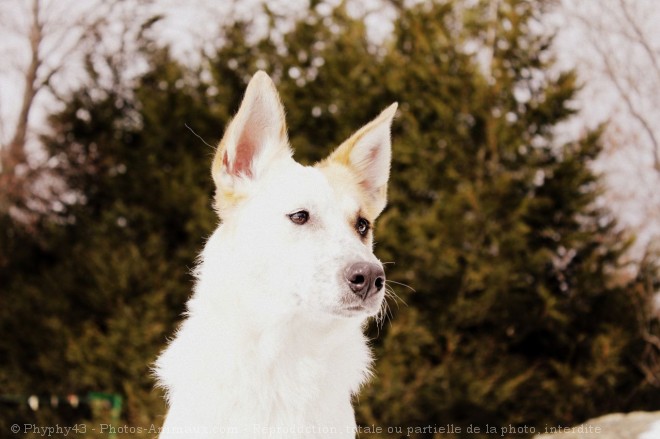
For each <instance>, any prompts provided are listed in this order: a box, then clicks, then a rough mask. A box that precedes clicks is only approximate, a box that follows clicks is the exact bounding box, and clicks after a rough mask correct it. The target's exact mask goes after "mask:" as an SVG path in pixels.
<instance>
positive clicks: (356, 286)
mask: <svg viewBox="0 0 660 439" xmlns="http://www.w3.org/2000/svg"><path fill="white" fill-rule="evenodd" d="M344 277H345V278H346V282H348V285H349V286H350V288H351V291H353V292H354V293H355V294H356V295H357V296H359V297H360V298H361V299H362V300H364V299H366V298H367V297H369V296H372V295H373V294H376V293H377V292H378V291H380V290H381V289H382V288H383V287H384V286H385V271H383V267H381V266H380V265H379V264H373V263H370V262H355V263H353V264H351V265H349V266H348V267H346V270H345V271H344Z"/></svg>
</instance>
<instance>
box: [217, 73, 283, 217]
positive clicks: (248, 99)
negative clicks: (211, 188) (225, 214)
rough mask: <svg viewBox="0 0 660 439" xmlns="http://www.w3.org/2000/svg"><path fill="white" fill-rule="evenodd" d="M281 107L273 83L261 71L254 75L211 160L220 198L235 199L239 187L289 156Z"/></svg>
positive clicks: (219, 202) (218, 200)
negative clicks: (269, 165) (279, 158)
mask: <svg viewBox="0 0 660 439" xmlns="http://www.w3.org/2000/svg"><path fill="white" fill-rule="evenodd" d="M291 155H292V153H291V149H290V148H289V144H288V139H287V133H286V122H285V120H284V108H283V107H282V103H281V102H280V98H279V95H278V93H277V90H276V89H275V84H273V81H272V80H271V79H270V77H269V76H268V75H267V74H266V73H265V72H263V71H258V72H257V73H255V74H254V76H253V77H252V79H251V80H250V83H249V84H248V86H247V89H246V91H245V96H244V97H243V101H242V102H241V106H240V108H239V110H238V112H237V113H236V116H234V118H233V119H232V121H231V122H230V123H229V126H228V127H227V130H226V131H225V135H224V136H223V138H222V140H221V141H220V144H219V145H218V149H217V151H216V153H215V157H214V159H213V166H212V169H211V173H212V175H213V180H214V182H215V185H216V188H217V195H216V197H217V200H216V203H217V204H218V207H219V208H220V207H221V205H222V204H224V203H222V201H223V200H222V197H226V198H229V199H235V198H236V197H237V196H239V194H236V193H235V192H236V190H237V189H238V186H240V185H241V184H242V183H243V182H246V181H249V180H254V179H257V178H258V177H259V173H260V172H262V171H263V170H264V168H265V167H266V166H267V165H268V163H269V162H270V161H271V160H272V159H275V158H277V157H282V156H286V157H289V158H290V157H291Z"/></svg>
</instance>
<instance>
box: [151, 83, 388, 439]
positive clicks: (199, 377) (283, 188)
mask: <svg viewBox="0 0 660 439" xmlns="http://www.w3.org/2000/svg"><path fill="white" fill-rule="evenodd" d="M395 112H396V104H393V105H392V106H390V107H389V108H387V109H386V110H385V111H383V113H381V115H380V116H378V117H377V118H376V119H375V120H373V121H372V122H371V123H369V124H367V125H366V126H364V127H363V128H362V129H360V130H359V131H357V132H356V133H355V134H354V135H353V136H352V137H350V138H349V139H348V140H347V141H346V142H344V143H343V144H342V145H341V146H340V147H339V148H338V149H337V150H336V151H335V152H334V153H333V154H331V155H330V156H329V157H328V158H327V159H325V160H324V161H322V162H320V163H318V164H317V165H315V166H313V167H306V166H302V165H300V164H298V163H297V162H295V161H294V160H293V159H292V157H291V155H292V152H291V149H290V147H289V144H288V140H287V130H286V125H285V121H284V110H283V108H282V104H281V103H280V100H279V96H278V94H277V91H276V90H275V87H274V85H273V82H272V81H271V79H270V78H269V77H268V75H266V74H265V73H264V72H258V73H257V74H255V75H254V77H253V78H252V80H251V81H250V84H249V85H248V87H247V91H246V93H245V97H244V99H243V102H242V104H241V107H240V109H239V111H238V113H237V114H236V117H235V118H234V119H233V120H232V122H231V123H230V124H229V126H228V128H227V131H226V132H225V135H224V138H223V139H222V141H221V142H220V145H219V147H218V150H217V152H216V155H215V159H214V161H213V167H212V174H213V179H214V181H215V184H216V188H217V193H216V198H215V208H216V209H217V211H218V213H219V215H220V217H221V218H222V224H221V225H220V227H218V229H217V230H216V231H215V233H213V235H212V236H211V238H210V239H209V240H208V242H207V244H206V246H205V248H204V251H203V253H202V255H201V258H200V264H199V266H198V267H197V270H196V278H197V283H196V286H195V293H194V295H193V296H192V298H191V299H190V301H189V302H188V312H187V318H186V320H185V321H184V322H183V324H182V325H181V327H180V329H179V331H178V332H177V334H176V337H175V338H174V339H173V340H172V342H171V343H170V344H169V346H168V347H167V349H166V350H165V351H164V352H163V353H162V355H161V356H160V358H159V359H158V361H157V365H156V373H157V375H158V378H159V381H160V384H161V385H162V386H163V387H164V388H165V389H166V391H167V399H168V403H169V413H168V414H167V417H166V420H165V424H164V426H163V430H162V431H161V434H160V437H161V438H171V437H178V438H220V437H222V438H226V437H232V438H266V437H268V438H287V439H291V438H319V437H333V438H353V437H355V429H356V424H355V415H354V412H353V407H352V405H351V397H352V395H354V394H355V393H356V392H357V391H358V389H359V388H360V386H361V385H362V384H363V383H364V382H365V381H366V379H367V378H368V377H369V369H370V364H371V355H370V350H369V348H368V346H367V341H366V339H365V336H364V335H363V333H362V327H363V324H364V322H365V320H366V319H367V318H368V317H370V316H374V315H376V314H377V313H378V312H379V310H380V308H381V305H382V304H383V296H384V294H385V285H384V283H385V273H384V271H383V267H382V264H381V263H380V261H379V260H378V259H377V258H376V257H375V256H374V254H373V252H372V231H371V226H372V224H373V222H374V220H375V219H376V217H377V216H378V215H379V214H380V213H381V211H382V210H383V208H384V207H385V203H386V190H387V181H388V178H389V169H390V158H391V145H390V125H391V123H392V119H393V117H394V113H395Z"/></svg>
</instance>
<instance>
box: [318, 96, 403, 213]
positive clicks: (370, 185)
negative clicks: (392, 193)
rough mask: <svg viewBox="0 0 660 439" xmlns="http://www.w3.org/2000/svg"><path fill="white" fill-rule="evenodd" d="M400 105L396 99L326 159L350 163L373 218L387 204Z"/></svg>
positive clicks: (342, 163) (331, 161)
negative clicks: (394, 124)
mask: <svg viewBox="0 0 660 439" xmlns="http://www.w3.org/2000/svg"><path fill="white" fill-rule="evenodd" d="M396 109H397V104H396V103H394V104H392V105H390V106H389V107H387V108H386V109H385V110H384V111H383V112H382V113H380V115H379V116H378V117H377V118H375V119H374V120H372V121H371V122H369V123H368V124H367V125H365V126H363V127H362V128H361V129H360V130H358V131H357V132H356V133H355V134H353V135H352V136H351V137H350V138H349V139H348V140H346V141H345V142H344V143H342V144H341V145H340V146H339V147H338V148H337V149H336V150H335V151H334V152H333V153H332V154H331V155H330V156H329V157H328V158H327V159H326V160H325V161H324V162H323V163H324V164H332V163H335V164H339V165H343V166H346V167H348V169H349V170H350V171H351V172H352V173H353V175H355V177H356V179H357V181H358V183H359V185H360V188H361V190H362V192H363V193H364V194H365V195H366V202H367V203H368V204H369V206H367V207H368V210H370V211H371V215H372V217H373V218H375V217H377V216H378V215H380V213H381V212H382V211H383V209H384V208H385V204H387V181H388V180H389V177H390V162H391V159H392V141H391V138H390V131H391V126H392V120H393V119H394V114H395V113H396ZM323 163H322V164H323Z"/></svg>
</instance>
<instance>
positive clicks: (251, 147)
mask: <svg viewBox="0 0 660 439" xmlns="http://www.w3.org/2000/svg"><path fill="white" fill-rule="evenodd" d="M256 152H257V145H256V142H255V141H254V140H253V139H251V138H250V135H249V133H248V132H243V135H242V136H241V138H240V140H239V141H238V144H237V145H236V157H234V161H233V163H232V165H231V166H229V159H228V157H227V152H226V151H225V155H224V157H223V160H222V162H223V164H224V165H225V168H227V172H229V173H230V174H231V175H234V176H239V175H243V176H246V177H252V167H251V165H252V160H253V159H254V157H255V155H256Z"/></svg>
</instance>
